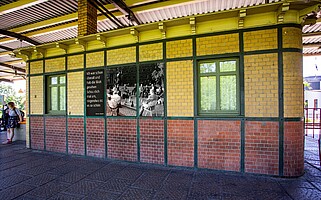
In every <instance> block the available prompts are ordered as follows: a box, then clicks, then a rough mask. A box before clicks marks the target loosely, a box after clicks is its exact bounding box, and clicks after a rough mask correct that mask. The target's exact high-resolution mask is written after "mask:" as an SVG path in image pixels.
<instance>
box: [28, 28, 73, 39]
mask: <svg viewBox="0 0 321 200" xmlns="http://www.w3.org/2000/svg"><path fill="white" fill-rule="evenodd" d="M77 34H78V28H77V27H72V28H69V29H64V30H61V31H55V32H51V33H47V34H44V35H39V36H35V37H32V39H34V40H36V41H38V42H41V43H49V42H56V41H59V40H65V39H71V38H75V37H77Z"/></svg>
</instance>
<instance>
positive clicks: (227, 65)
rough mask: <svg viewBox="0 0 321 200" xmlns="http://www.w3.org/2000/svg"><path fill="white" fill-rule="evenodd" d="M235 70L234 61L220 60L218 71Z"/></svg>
mask: <svg viewBox="0 0 321 200" xmlns="http://www.w3.org/2000/svg"><path fill="white" fill-rule="evenodd" d="M233 71H236V61H224V62H220V72H233Z"/></svg>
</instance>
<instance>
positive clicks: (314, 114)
mask: <svg viewBox="0 0 321 200" xmlns="http://www.w3.org/2000/svg"><path fill="white" fill-rule="evenodd" d="M312 114H313V122H312V123H313V124H312V128H313V129H312V138H314V123H315V108H313V113H312Z"/></svg>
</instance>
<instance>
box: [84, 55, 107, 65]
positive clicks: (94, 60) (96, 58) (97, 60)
mask: <svg viewBox="0 0 321 200" xmlns="http://www.w3.org/2000/svg"><path fill="white" fill-rule="evenodd" d="M101 66H104V52H103V51H98V52H94V53H87V54H86V68H90V67H101Z"/></svg>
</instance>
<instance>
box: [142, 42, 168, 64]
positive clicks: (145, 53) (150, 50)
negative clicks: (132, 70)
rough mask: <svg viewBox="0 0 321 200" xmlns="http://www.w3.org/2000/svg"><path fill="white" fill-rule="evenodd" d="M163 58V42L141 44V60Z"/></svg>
mask: <svg viewBox="0 0 321 200" xmlns="http://www.w3.org/2000/svg"><path fill="white" fill-rule="evenodd" d="M161 59H163V44H162V43H155V44H146V45H141V46H139V61H148V60H161Z"/></svg>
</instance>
